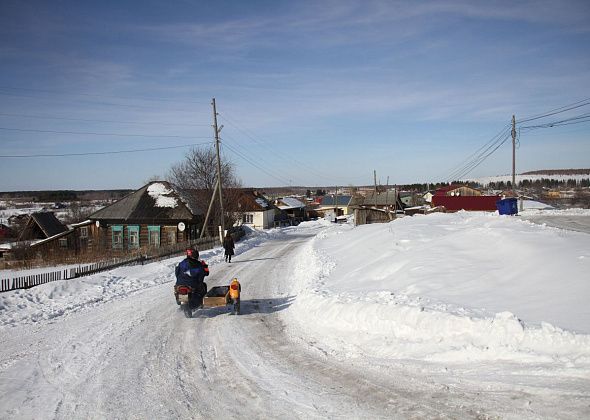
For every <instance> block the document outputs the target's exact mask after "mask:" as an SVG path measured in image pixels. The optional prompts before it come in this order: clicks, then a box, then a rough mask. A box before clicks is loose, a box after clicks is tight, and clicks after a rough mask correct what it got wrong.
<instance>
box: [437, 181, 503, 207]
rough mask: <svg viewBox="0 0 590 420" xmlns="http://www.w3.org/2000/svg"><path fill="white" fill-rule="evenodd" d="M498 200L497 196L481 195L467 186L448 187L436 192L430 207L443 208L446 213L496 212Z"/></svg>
mask: <svg viewBox="0 0 590 420" xmlns="http://www.w3.org/2000/svg"><path fill="white" fill-rule="evenodd" d="M500 199H501V197H500V196H498V195H483V194H482V192H481V191H479V190H477V189H475V188H471V187H469V186H467V185H449V186H447V187H443V188H439V189H437V190H436V192H435V194H434V196H433V197H432V202H431V205H432V206H433V207H438V206H443V207H444V208H445V209H446V211H459V210H467V211H496V202H497V201H498V200H500Z"/></svg>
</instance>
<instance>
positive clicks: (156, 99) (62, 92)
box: [0, 86, 205, 105]
mask: <svg viewBox="0 0 590 420" xmlns="http://www.w3.org/2000/svg"><path fill="white" fill-rule="evenodd" d="M0 89H2V90H13V91H25V92H40V93H57V94H64V95H72V96H86V97H91V98H112V99H131V100H138V99H139V100H142V101H155V102H174V103H186V104H193V105H205V103H204V102H197V101H183V100H178V99H172V98H162V97H150V96H122V95H103V94H97V93H85V92H67V91H61V90H53V89H33V88H25V87H10V86H0Z"/></svg>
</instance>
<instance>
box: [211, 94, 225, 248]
mask: <svg viewBox="0 0 590 420" xmlns="http://www.w3.org/2000/svg"><path fill="white" fill-rule="evenodd" d="M211 104H212V105H213V129H214V130H215V149H216V150H217V191H219V208H220V209H221V235H224V234H225V221H224V220H223V219H224V217H223V216H224V213H223V194H222V184H221V158H220V157H219V131H220V129H219V127H217V107H216V106H215V98H213V102H212V103H211ZM213 194H215V191H214V192H213ZM220 240H221V241H223V238H221V239H220Z"/></svg>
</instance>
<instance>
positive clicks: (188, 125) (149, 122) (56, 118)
mask: <svg viewBox="0 0 590 420" xmlns="http://www.w3.org/2000/svg"><path fill="white" fill-rule="evenodd" d="M0 116H2V117H16V118H32V119H44V120H58V121H77V122H92V123H96V122H98V123H115V124H134V125H162V126H171V127H209V126H210V125H211V124H189V123H163V122H155V121H118V120H97V119H86V118H66V117H54V116H46V115H27V114H9V113H2V112H0Z"/></svg>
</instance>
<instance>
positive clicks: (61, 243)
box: [59, 238, 68, 248]
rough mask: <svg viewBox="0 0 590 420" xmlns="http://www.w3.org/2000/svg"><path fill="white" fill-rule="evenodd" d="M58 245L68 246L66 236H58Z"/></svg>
mask: <svg viewBox="0 0 590 420" xmlns="http://www.w3.org/2000/svg"><path fill="white" fill-rule="evenodd" d="M59 247H60V248H67V247H68V238H59Z"/></svg>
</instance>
